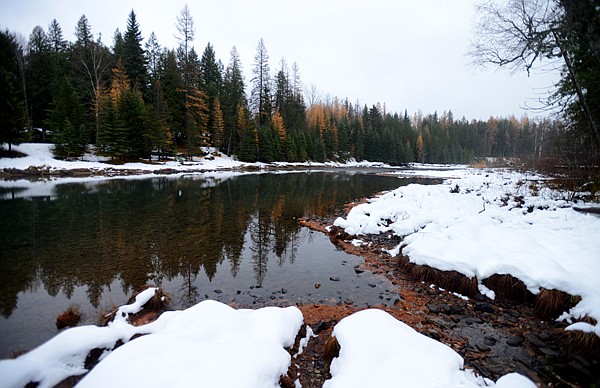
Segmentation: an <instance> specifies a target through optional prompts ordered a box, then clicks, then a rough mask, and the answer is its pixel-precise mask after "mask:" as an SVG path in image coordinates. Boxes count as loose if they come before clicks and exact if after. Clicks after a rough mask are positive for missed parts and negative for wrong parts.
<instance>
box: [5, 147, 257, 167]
mask: <svg viewBox="0 0 600 388" xmlns="http://www.w3.org/2000/svg"><path fill="white" fill-rule="evenodd" d="M53 146H54V145H53V144H46V143H23V144H19V145H14V146H13V147H12V148H13V150H15V151H19V152H22V153H24V154H26V155H27V156H25V157H22V158H0V170H2V169H8V168H16V169H19V170H26V169H27V168H29V167H31V166H34V167H38V168H48V169H50V170H72V169H80V168H81V169H90V170H96V171H98V172H100V171H102V170H105V171H107V170H137V171H145V172H148V173H151V172H153V171H157V170H158V171H160V170H176V171H181V172H186V171H198V170H219V169H232V168H239V167H242V166H244V165H246V163H242V162H240V161H237V160H234V159H233V158H230V157H227V156H220V157H215V158H214V160H208V159H204V158H201V159H198V158H196V159H194V161H186V162H185V163H180V162H178V161H166V162H160V163H158V164H147V163H125V164H121V165H118V164H108V163H103V162H106V160H107V159H106V158H102V157H98V156H95V155H92V154H86V155H84V157H83V159H84V160H74V161H67V160H58V159H55V158H54V156H53V154H52V148H53Z"/></svg>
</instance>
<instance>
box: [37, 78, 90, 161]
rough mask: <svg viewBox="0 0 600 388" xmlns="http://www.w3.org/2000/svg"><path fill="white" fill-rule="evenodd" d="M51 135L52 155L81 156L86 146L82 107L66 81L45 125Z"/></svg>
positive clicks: (57, 94)
mask: <svg viewBox="0 0 600 388" xmlns="http://www.w3.org/2000/svg"><path fill="white" fill-rule="evenodd" d="M45 124H46V125H48V127H49V129H50V130H51V132H52V134H53V138H52V140H53V142H54V144H55V147H54V154H55V155H56V156H58V157H63V158H72V157H78V156H81V155H83V154H84V153H85V152H86V149H87V144H88V133H87V130H86V128H85V119H84V113H83V107H82V106H81V102H80V99H79V97H78V96H77V93H76V92H75V90H74V89H73V87H72V86H71V83H70V82H69V80H68V79H66V78H65V79H63V82H62V83H61V85H60V87H59V89H58V91H57V93H56V95H55V96H54V101H53V103H52V107H51V110H50V116H49V118H48V120H47V121H46V123H45Z"/></svg>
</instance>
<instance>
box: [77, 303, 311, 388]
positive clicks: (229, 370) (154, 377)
mask: <svg viewBox="0 0 600 388" xmlns="http://www.w3.org/2000/svg"><path fill="white" fill-rule="evenodd" d="M302 323H303V317H302V313H301V312H300V310H299V309H298V308H296V307H286V308H279V307H265V308H262V309H258V310H235V309H233V308H231V307H229V306H227V305H225V304H222V303H219V302H215V301H204V302H201V303H199V304H197V305H196V306H193V307H191V308H188V309H187V310H184V311H174V312H167V313H164V314H163V315H161V316H160V317H159V319H158V320H157V321H155V322H153V323H150V324H148V325H146V326H145V327H144V328H143V330H144V331H145V332H147V333H149V334H148V335H145V336H143V337H140V338H138V339H136V340H133V341H131V342H129V343H128V344H126V345H124V346H122V347H120V348H118V349H117V350H115V351H114V352H112V353H111V354H109V355H108V356H107V357H106V358H105V359H104V360H103V361H102V362H100V363H99V364H98V365H97V366H96V367H95V368H94V369H92V371H91V372H90V373H89V374H88V375H87V376H86V377H85V378H84V379H83V380H82V381H81V382H80V383H79V385H78V387H104V386H106V382H107V381H108V380H112V381H116V382H118V385H119V386H144V387H164V386H176V387H186V386H193V385H197V383H198V381H202V384H203V385H204V386H208V387H241V386H246V387H278V386H279V378H280V377H281V376H282V375H284V374H286V373H287V369H288V367H289V365H290V361H291V356H290V354H289V353H288V352H287V351H286V350H285V349H284V348H285V347H290V346H292V345H293V344H294V340H295V338H296V334H297V333H298V331H299V329H300V326H301V325H302Z"/></svg>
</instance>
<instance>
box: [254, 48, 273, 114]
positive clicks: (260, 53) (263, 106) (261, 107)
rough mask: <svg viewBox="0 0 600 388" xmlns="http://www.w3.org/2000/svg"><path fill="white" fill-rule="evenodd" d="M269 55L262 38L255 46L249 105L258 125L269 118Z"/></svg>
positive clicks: (270, 107)
mask: <svg viewBox="0 0 600 388" xmlns="http://www.w3.org/2000/svg"><path fill="white" fill-rule="evenodd" d="M269 73H270V69H269V55H268V54H267V49H266V48H265V44H264V42H263V40H262V38H261V39H260V41H259V42H258V46H257V47H256V55H255V56H254V65H253V67H252V74H254V76H253V78H252V94H251V96H252V97H251V105H252V109H253V112H254V114H255V115H256V118H257V123H258V124H259V125H264V124H266V123H268V121H269V119H270V118H271V109H272V106H271V95H270V94H271V92H270V85H269V84H270V83H271V81H270V78H271V76H270V74H269Z"/></svg>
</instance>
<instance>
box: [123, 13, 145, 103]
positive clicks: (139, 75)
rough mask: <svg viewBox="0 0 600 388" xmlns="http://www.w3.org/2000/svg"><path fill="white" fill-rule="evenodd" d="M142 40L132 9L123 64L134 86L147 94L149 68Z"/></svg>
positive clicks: (124, 45)
mask: <svg viewBox="0 0 600 388" xmlns="http://www.w3.org/2000/svg"><path fill="white" fill-rule="evenodd" d="M142 40H143V38H142V32H141V31H140V26H139V24H138V22H137V19H136V16H135V12H133V10H131V12H130V13H129V17H128V18H127V30H125V34H124V35H123V66H124V68H125V72H126V73H127V76H128V77H129V80H130V81H131V84H132V86H134V87H136V88H138V89H139V90H140V91H141V92H142V94H143V95H147V93H148V69H147V62H146V56H145V54H146V53H145V51H144V49H143V48H142Z"/></svg>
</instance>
